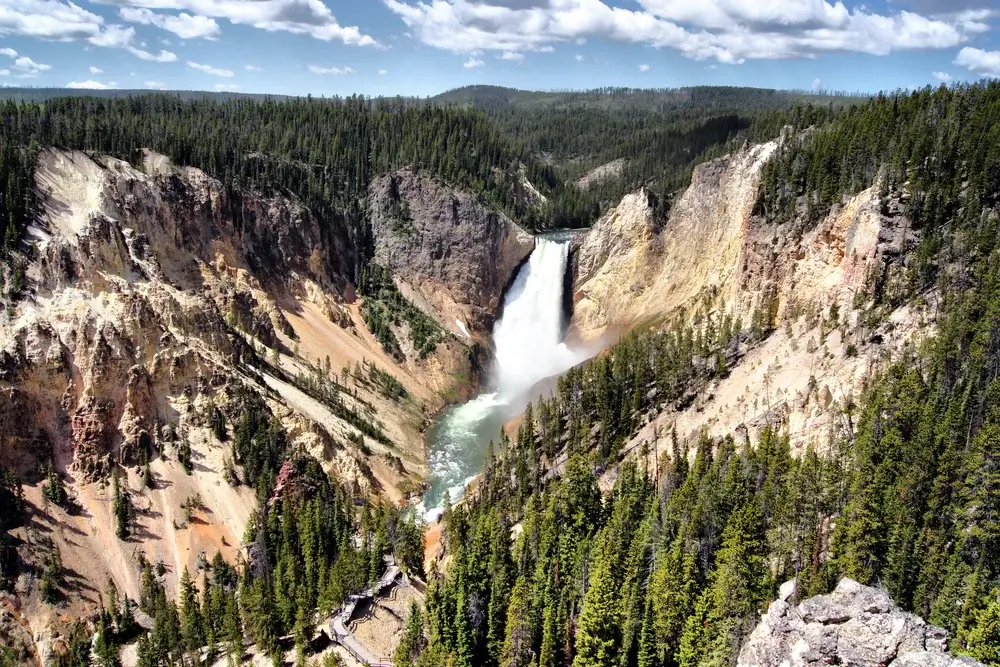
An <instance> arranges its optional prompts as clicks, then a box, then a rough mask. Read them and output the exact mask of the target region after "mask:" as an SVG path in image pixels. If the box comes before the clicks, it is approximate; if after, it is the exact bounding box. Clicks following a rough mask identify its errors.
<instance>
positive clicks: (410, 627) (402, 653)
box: [392, 600, 424, 667]
mask: <svg viewBox="0 0 1000 667" xmlns="http://www.w3.org/2000/svg"><path fill="white" fill-rule="evenodd" d="M423 642H424V623H423V616H422V615H421V613H420V604H419V603H417V602H416V601H415V600H414V601H413V602H411V603H410V615H409V617H407V619H406V628H405V629H404V630H403V638H402V639H401V640H400V641H399V646H397V647H396V653H395V655H394V657H393V661H392V664H393V667H413V666H414V665H415V664H416V662H417V659H418V658H419V657H420V653H421V651H422V650H423Z"/></svg>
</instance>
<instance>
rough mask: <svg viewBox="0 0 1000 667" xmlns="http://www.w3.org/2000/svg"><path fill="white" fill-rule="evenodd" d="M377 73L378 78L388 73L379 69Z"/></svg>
mask: <svg viewBox="0 0 1000 667" xmlns="http://www.w3.org/2000/svg"><path fill="white" fill-rule="evenodd" d="M378 73H379V75H380V76H385V75H386V74H388V73H389V72H388V70H384V69H380V70H379V71H378Z"/></svg>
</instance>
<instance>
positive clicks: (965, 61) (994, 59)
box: [955, 46, 1000, 77]
mask: <svg viewBox="0 0 1000 667" xmlns="http://www.w3.org/2000/svg"><path fill="white" fill-rule="evenodd" d="M955 64H956V65H958V66H959V67H964V68H965V69H967V70H969V71H970V72H973V73H975V74H979V75H980V76H987V77H1000V51H983V50H982V49H975V48H972V47H970V46H967V47H965V48H964V49H962V50H961V51H959V52H958V56H957V57H956V58H955Z"/></svg>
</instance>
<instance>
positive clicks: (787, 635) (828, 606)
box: [737, 579, 980, 667]
mask: <svg viewBox="0 0 1000 667" xmlns="http://www.w3.org/2000/svg"><path fill="white" fill-rule="evenodd" d="M793 593H794V582H788V583H787V584H785V585H784V586H782V587H781V594H780V596H779V597H778V599H777V600H775V601H774V602H772V603H771V605H770V606H769V607H768V610H767V613H766V614H765V615H764V617H763V618H762V619H761V621H760V624H759V625H758V626H757V627H756V629H754V631H753V633H751V635H750V637H749V638H748V639H747V641H746V643H745V644H744V646H743V649H742V650H741V651H740V655H739V659H738V661H737V665H738V667H780V666H785V667H806V666H808V665H853V666H854V667H890V666H891V667H960V666H961V667H978V666H980V663H979V662H976V661H975V660H972V659H970V658H953V657H952V656H950V655H949V654H948V633H947V631H945V630H943V629H941V628H937V627H934V626H932V625H928V624H927V623H925V622H924V620H923V619H922V618H920V617H918V616H914V615H913V614H908V613H906V612H904V611H903V610H901V609H900V608H899V607H897V606H896V605H895V604H893V601H892V599H891V598H890V597H889V595H888V594H887V593H886V592H885V591H880V590H877V589H874V588H869V587H867V586H862V585H861V584H859V583H857V582H856V581H853V580H851V579H844V580H842V581H841V582H840V583H839V584H838V585H837V588H836V589H835V590H834V591H833V593H831V594H830V595H818V596H816V597H813V598H809V599H808V600H805V601H803V602H802V603H801V604H796V603H795V601H793V600H792V596H793Z"/></svg>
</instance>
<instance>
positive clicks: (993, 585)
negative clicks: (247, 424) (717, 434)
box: [397, 83, 1000, 667]
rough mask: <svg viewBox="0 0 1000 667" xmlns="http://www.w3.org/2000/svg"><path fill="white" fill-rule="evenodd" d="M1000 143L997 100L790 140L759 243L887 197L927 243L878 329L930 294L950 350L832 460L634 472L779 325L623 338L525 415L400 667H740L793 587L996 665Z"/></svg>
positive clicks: (886, 305) (853, 408)
mask: <svg viewBox="0 0 1000 667" xmlns="http://www.w3.org/2000/svg"><path fill="white" fill-rule="evenodd" d="M803 127H804V125H803ZM998 127H1000V84H997V83H991V84H982V85H976V86H968V87H956V88H952V89H944V88H941V89H938V90H929V89H928V90H924V91H918V92H916V93H913V94H912V95H906V96H902V95H897V96H880V97H878V98H875V99H873V100H871V101H869V102H867V103H865V104H861V105H857V106H856V107H853V108H851V109H849V110H847V111H846V112H844V113H841V114H838V115H837V116H836V118H834V119H833V120H832V122H828V123H827V124H824V125H822V126H821V127H819V128H817V129H815V130H813V131H809V132H802V133H799V134H798V135H797V136H798V137H799V138H797V139H795V138H793V139H791V140H789V141H787V142H786V143H785V145H784V147H783V149H782V151H781V152H780V154H779V155H778V156H777V158H776V159H775V160H774V161H773V162H772V163H771V164H770V165H769V167H768V169H767V172H766V177H765V184H764V186H763V188H762V191H761V195H760V202H759V205H758V211H759V213H760V216H759V217H757V218H755V224H760V225H776V224H779V223H787V222H790V221H798V224H801V225H803V226H808V225H810V224H812V222H814V221H815V220H816V219H817V217H818V215H820V214H821V213H822V211H823V210H824V207H826V208H827V209H828V207H829V206H830V205H834V204H836V203H837V202H839V201H841V198H842V197H843V196H845V195H849V194H852V193H854V192H857V191H858V190H860V189H861V188H864V187H868V186H871V185H872V184H876V185H878V186H879V187H880V190H881V195H882V197H883V206H884V207H886V208H889V207H897V208H899V207H902V208H903V209H904V210H905V212H906V214H907V215H909V216H912V219H913V221H914V224H916V225H917V226H919V228H920V229H921V231H922V232H923V234H922V236H923V241H922V242H921V244H920V246H919V248H918V249H917V250H916V251H915V252H914V253H913V256H912V257H909V258H906V260H907V261H906V262H905V269H904V270H902V275H901V276H899V277H898V280H897V281H896V285H895V288H894V289H893V290H885V289H882V287H884V285H885V282H886V281H885V277H884V276H872V277H871V280H870V281H869V288H868V290H867V291H866V292H865V293H864V294H862V296H861V298H859V300H858V304H857V305H858V306H859V307H861V308H862V309H863V310H864V311H865V313H866V315H865V317H864V318H863V321H864V322H877V321H878V320H879V319H880V318H881V317H882V316H884V315H885V314H886V313H887V312H888V311H889V310H890V309H891V308H894V307H895V306H898V305H899V304H901V303H903V302H906V301H909V300H912V299H920V298H921V297H922V295H924V294H925V293H926V292H927V291H928V290H934V291H935V292H936V293H937V294H938V295H939V296H940V298H941V302H942V306H941V308H940V313H939V315H938V334H937V336H936V338H933V339H932V340H931V341H930V342H928V343H927V344H926V345H924V346H922V347H921V348H920V349H909V350H907V351H906V352H905V353H904V355H903V356H902V357H901V358H899V359H897V360H896V361H895V362H894V363H893V364H892V365H891V366H889V367H887V368H884V369H883V370H882V372H881V374H880V375H879V376H878V378H877V379H876V380H875V381H874V382H873V383H871V385H870V386H869V387H868V388H867V390H866V391H865V393H864V395H862V396H860V397H858V398H857V401H856V403H854V404H851V405H848V406H845V410H846V411H847V413H846V414H845V417H847V418H848V419H849V423H850V424H851V425H852V432H851V433H849V434H848V435H845V436H843V437H840V438H838V439H836V440H835V441H834V442H831V443H829V445H828V446H827V447H825V448H823V449H822V450H813V449H810V450H808V451H806V452H804V453H801V455H800V456H797V457H793V456H792V453H791V452H790V449H789V444H788V441H787V438H786V437H785V436H783V435H782V433H781V432H780V431H776V430H772V429H765V430H764V431H763V432H761V433H758V434H755V435H754V436H753V438H752V442H750V443H746V444H744V443H737V442H735V441H734V440H733V439H731V438H727V439H725V440H723V441H721V442H712V441H709V440H707V439H705V438H703V439H702V440H701V441H699V442H697V443H695V444H694V445H692V446H690V447H689V446H686V445H684V444H683V443H681V442H678V441H677V439H676V437H675V438H674V446H673V448H672V451H670V452H666V453H665V454H664V455H663V456H662V457H660V458H659V459H657V458H656V457H653V456H652V454H650V453H649V452H648V451H640V452H632V454H633V456H632V457H631V458H628V459H626V460H625V461H624V462H621V461H620V460H619V459H620V456H621V455H622V453H621V447H622V445H623V444H624V443H625V442H626V440H627V439H628V438H629V437H630V436H631V435H632V434H633V433H634V432H635V430H636V426H637V424H638V423H640V421H641V420H642V418H643V416H645V415H647V414H651V413H655V412H657V411H659V410H660V409H662V408H663V407H664V406H667V405H671V404H674V403H675V402H677V401H678V400H681V399H682V398H683V396H684V395H685V393H686V392H689V391H694V390H696V389H697V387H698V385H699V384H700V383H704V382H706V381H708V380H709V379H710V378H711V377H712V376H713V375H715V374H718V373H724V372H725V368H726V365H727V364H728V363H729V360H730V359H732V358H733V355H734V354H735V352H736V350H737V349H738V346H739V345H740V344H741V341H742V342H743V343H747V342H751V341H752V340H753V339H755V338H758V337H761V336H766V335H767V330H768V329H769V328H772V327H774V326H777V325H778V324H779V323H778V322H775V321H773V313H755V314H754V315H753V317H752V318H751V322H750V325H751V326H750V327H748V328H746V329H744V327H743V323H741V322H739V321H735V322H734V321H732V320H731V319H728V318H727V319H724V320H722V321H716V322H712V321H710V320H706V319H704V318H703V319H702V320H701V324H699V325H698V326H695V327H691V326H690V325H681V324H675V325H671V326H668V327H666V328H664V329H660V330H655V331H650V332H645V333H638V334H633V335H630V336H628V337H626V338H625V339H624V340H622V341H621V342H619V343H618V344H617V345H615V346H614V347H613V348H612V349H611V350H610V351H609V353H608V354H606V355H602V356H601V357H599V358H597V359H595V360H593V361H591V362H589V363H587V364H584V365H583V366H581V367H580V368H577V369H575V370H574V371H572V372H570V373H569V374H568V375H567V376H565V377H564V378H562V379H561V380H560V382H559V386H558V389H557V391H556V392H555V393H554V395H553V396H552V397H551V398H550V399H547V400H544V401H541V402H539V403H537V404H535V405H533V406H531V407H530V408H529V410H528V411H527V412H526V414H525V417H524V420H523V423H522V425H521V427H520V430H519V432H518V434H517V437H516V439H514V440H513V441H510V442H508V441H507V440H506V439H505V438H503V437H501V439H500V440H499V442H498V443H497V446H496V451H495V452H491V455H490V457H489V460H488V463H487V465H486V468H485V470H484V478H483V481H482V482H481V483H480V485H479V486H478V488H477V491H476V493H475V495H474V497H472V498H470V499H469V500H468V501H467V502H464V503H463V504H461V505H459V506H456V507H449V508H447V510H446V514H445V519H444V520H445V523H446V527H445V542H446V544H447V548H448V551H449V554H450V555H451V560H450V564H449V566H448V568H447V571H446V572H444V573H436V574H434V575H433V576H432V583H431V585H430V588H429V589H428V595H427V604H426V614H425V627H426V631H427V638H426V640H424V639H423V638H420V637H416V638H414V639H413V640H412V641H411V642H410V643H409V644H407V645H406V646H404V647H403V648H402V649H401V651H400V654H399V655H398V656H397V657H398V659H397V665H398V666H399V667H404V666H408V665H413V664H416V665H421V666H430V665H500V666H502V667H513V666H515V665H517V666H520V665H538V666H539V667H550V666H554V665H570V664H572V665H573V666H574V667H592V666H593V667H596V666H610V665H615V666H620V667H629V666H633V665H635V666H639V667H654V666H668V665H669V666H673V665H680V666H684V667H693V666H694V665H731V664H733V663H734V661H735V657H736V653H737V652H738V650H739V646H740V645H741V642H742V640H743V638H744V637H745V636H746V634H747V633H748V632H749V631H750V630H751V629H752V628H753V626H754V625H755V624H756V622H757V619H758V618H759V616H760V614H761V613H762V611H763V608H764V605H765V604H766V602H767V601H768V600H769V599H771V597H772V596H773V594H774V593H775V591H776V588H777V586H778V585H779V584H780V583H781V582H783V581H786V580H789V579H796V581H797V591H798V592H797V594H798V596H799V597H800V598H804V597H807V596H810V595H813V594H817V593H823V592H827V591H829V590H831V589H832V587H833V586H834V585H835V584H836V582H837V581H838V580H839V578H841V577H844V576H849V577H853V578H855V579H857V580H859V581H861V582H863V583H868V584H872V585H878V586H882V587H884V588H885V589H886V590H888V592H889V593H891V594H892V596H893V598H894V599H895V600H896V601H897V602H898V603H899V604H901V605H902V606H903V607H905V608H907V609H910V610H913V611H914V612H916V613H918V614H920V615H922V616H923V617H925V618H927V619H928V620H929V621H930V622H931V623H934V624H937V625H940V626H942V627H945V628H947V629H948V630H949V631H950V632H951V633H952V649H953V650H954V651H956V652H957V653H960V654H966V655H970V656H972V657H975V658H977V659H979V660H982V661H984V662H986V663H988V664H1000V663H998V660H1000V632H998V630H997V628H998V625H997V621H998V619H1000V597H998V596H1000V438H998V433H1000V431H998V424H1000V379H998V372H1000V363H998V360H1000V334H998V329H997V322H998V321H1000V319H998V317H1000V236H998V232H1000V229H998V226H1000V210H998V197H1000V182H998V181H997V180H996V179H995V178H994V176H993V175H995V174H996V173H1000V172H998V167H1000V165H998V164H997V162H996V160H997V159H998V157H1000V148H998V146H1000V141H998V139H1000V137H998V136H997V134H996V132H997V128H998ZM792 136H793V137H794V136H795V135H792ZM887 270H889V269H887ZM820 316H821V317H822V319H823V321H824V322H828V323H830V325H831V326H836V324H837V322H838V320H839V318H840V317H841V316H840V314H839V313H838V312H835V311H834V310H833V309H831V310H830V311H829V312H823V313H820ZM859 335H863V332H862V334H859ZM607 471H614V473H615V479H616V481H615V485H614V489H613V490H612V492H611V493H610V495H608V496H606V497H605V496H603V495H602V494H601V493H600V491H599V489H598V486H597V479H598V476H599V475H600V474H602V473H604V472H607ZM512 530H513V532H514V534H515V535H516V539H515V540H514V541H513V543H511V539H510V537H509V536H510V535H511V532H512Z"/></svg>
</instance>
